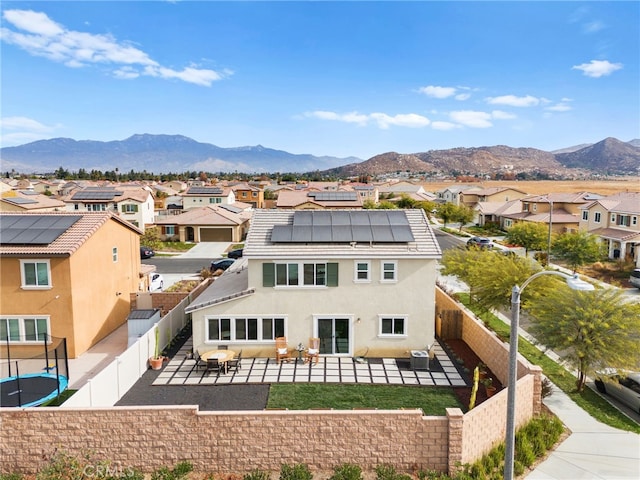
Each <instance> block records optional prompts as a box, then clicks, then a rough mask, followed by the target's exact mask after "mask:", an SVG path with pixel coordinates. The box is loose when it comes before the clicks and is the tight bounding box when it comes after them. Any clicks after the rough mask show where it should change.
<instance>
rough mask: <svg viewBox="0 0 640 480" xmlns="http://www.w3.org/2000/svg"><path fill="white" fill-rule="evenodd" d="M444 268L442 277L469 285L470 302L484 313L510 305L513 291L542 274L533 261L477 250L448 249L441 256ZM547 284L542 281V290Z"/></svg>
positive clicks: (540, 283)
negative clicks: (448, 276)
mask: <svg viewBox="0 0 640 480" xmlns="http://www.w3.org/2000/svg"><path fill="white" fill-rule="evenodd" d="M442 265H443V266H444V268H443V269H442V272H441V273H442V274H443V275H454V276H456V277H458V278H459V279H460V280H462V281H463V282H464V283H466V284H467V285H468V286H469V293H470V296H471V300H472V301H473V302H474V303H475V304H476V305H478V306H479V307H480V308H481V309H483V310H485V311H489V310H491V309H492V308H498V307H502V306H506V305H509V302H510V300H511V289H512V287H513V286H514V285H521V284H522V283H523V282H524V281H525V280H526V279H527V278H529V277H530V276H531V275H533V274H534V273H536V272H537V271H539V270H540V266H539V265H537V264H536V263H535V262H533V261H532V260H531V259H528V258H525V257H520V256H517V255H503V254H501V253H499V252H494V251H491V250H483V249H477V248H472V249H463V248H459V249H455V248H452V249H449V250H447V251H445V252H444V254H443V256H442ZM545 280H546V279H545V278H541V279H540V281H539V282H538V285H539V287H540V288H542V287H543V286H544V285H545ZM547 284H548V282H547ZM528 290H529V289H527V290H525V293H529V292H528Z"/></svg>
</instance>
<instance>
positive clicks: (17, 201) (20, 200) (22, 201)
mask: <svg viewBox="0 0 640 480" xmlns="http://www.w3.org/2000/svg"><path fill="white" fill-rule="evenodd" d="M3 200H4V201H6V202H9V203H13V204H14V205H28V204H30V203H38V201H37V200H34V199H32V198H22V197H7V198H4V199H3Z"/></svg>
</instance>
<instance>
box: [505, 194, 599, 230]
mask: <svg viewBox="0 0 640 480" xmlns="http://www.w3.org/2000/svg"><path fill="white" fill-rule="evenodd" d="M598 198H602V197H601V195H598V194H595V193H590V192H578V193H549V194H547V195H537V196H533V197H527V198H523V199H522V200H521V202H522V210H521V211H520V212H518V213H506V214H504V215H503V216H502V218H503V224H504V228H505V229H507V230H508V229H509V228H510V227H511V226H513V225H514V224H516V223H519V222H534V223H544V224H546V225H548V226H549V228H550V229H551V231H552V232H553V233H566V232H575V231H577V230H578V225H579V223H580V214H581V213H580V212H581V207H582V206H584V205H585V204H587V203H590V202H592V201H593V200H596V199H598Z"/></svg>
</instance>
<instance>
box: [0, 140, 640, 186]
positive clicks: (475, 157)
mask: <svg viewBox="0 0 640 480" xmlns="http://www.w3.org/2000/svg"><path fill="white" fill-rule="evenodd" d="M0 160H1V162H2V171H3V172H7V171H11V170H13V171H16V172H20V173H48V172H53V171H55V170H56V169H58V168H60V167H62V168H64V169H66V170H71V171H77V170H79V169H81V168H82V169H84V170H86V171H91V170H100V171H103V172H105V171H112V170H119V171H121V172H126V171H129V170H134V171H137V172H141V171H147V172H151V173H167V172H175V173H178V172H185V171H197V172H200V171H204V172H234V171H238V172H248V173H274V172H299V173H303V172H320V173H326V174H331V175H336V176H340V177H349V176H357V175H384V174H390V173H394V172H398V171H402V172H411V173H421V172H422V173H431V174H442V175H492V174H496V173H500V172H502V173H505V172H513V173H520V172H541V173H544V174H547V175H549V176H552V177H553V176H567V175H569V176H570V175H575V174H580V175H590V174H598V175H639V174H640V139H635V140H632V141H630V142H623V141H620V140H618V139H615V138H606V139H604V140H602V141H600V142H598V143H595V144H583V145H578V146H574V147H567V148H563V149H560V150H556V151H553V152H547V151H544V150H538V149H535V148H514V147H509V146H505V145H497V146H491V147H473V148H466V147H465V148H463V147H459V148H451V149H447V150H427V151H425V152H418V153H410V154H405V153H397V152H388V153H383V154H380V155H376V156H374V157H372V158H370V159H368V160H365V161H363V160H362V159H359V158H357V157H347V158H337V157H331V156H321V157H318V156H314V155H308V154H292V153H289V152H285V151H282V150H274V149H271V148H266V147H263V146H261V145H257V146H247V147H235V148H223V147H218V146H216V145H213V144H210V143H201V142H197V141H195V140H193V139H191V138H189V137H185V136H183V135H152V134H137V135H133V136H131V137H129V138H127V139H125V140H117V141H109V142H101V141H94V140H80V141H78V140H73V139H70V138H53V139H50V140H39V141H37V142H31V143H27V144H25V145H20V146H16V147H4V148H2V149H0Z"/></svg>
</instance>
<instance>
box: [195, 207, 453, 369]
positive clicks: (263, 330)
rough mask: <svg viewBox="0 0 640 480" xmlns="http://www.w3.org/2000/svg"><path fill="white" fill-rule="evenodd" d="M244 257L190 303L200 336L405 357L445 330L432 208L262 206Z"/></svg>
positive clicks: (248, 347)
mask: <svg viewBox="0 0 640 480" xmlns="http://www.w3.org/2000/svg"><path fill="white" fill-rule="evenodd" d="M243 254H244V256H243V258H242V259H240V260H237V261H236V264H235V265H233V266H232V267H230V268H229V269H228V270H227V271H226V272H225V273H224V274H223V275H221V276H220V277H219V278H218V279H217V280H216V281H215V282H214V283H213V284H212V285H211V286H210V287H209V288H208V289H207V290H205V291H204V292H203V293H202V294H201V295H200V296H199V297H198V298H197V299H196V300H195V301H194V303H192V304H191V305H190V306H189V307H188V308H187V312H190V313H191V316H192V322H193V323H192V324H193V345H194V348H196V349H199V350H210V349H211V348H212V347H214V346H218V345H220V344H225V345H229V346H230V347H232V348H233V349H234V350H236V351H239V350H241V349H242V351H243V354H246V355H247V356H273V355H274V353H275V338H276V337H278V336H283V335H284V336H286V337H287V339H288V341H289V343H290V344H291V345H292V346H294V345H297V344H298V343H303V344H305V345H306V344H307V342H308V338H309V337H319V338H320V354H321V355H326V356H359V355H365V354H366V355H369V356H381V357H382V356H384V357H393V356H403V355H408V354H409V351H410V350H411V349H420V350H423V349H424V348H425V347H426V346H427V345H431V344H432V343H433V341H434V337H435V318H434V315H435V282H436V263H437V260H438V259H439V258H440V257H441V251H440V247H439V245H438V243H437V241H436V238H435V235H434V232H433V231H432V230H431V227H430V226H429V222H428V220H427V217H426V215H425V214H424V211H422V210H420V209H409V210H330V211H326V210H325V211H318V210H304V211H301V210H256V211H254V213H253V218H252V220H251V227H250V230H249V234H248V236H247V239H246V242H245V245H244V252H243Z"/></svg>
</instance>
